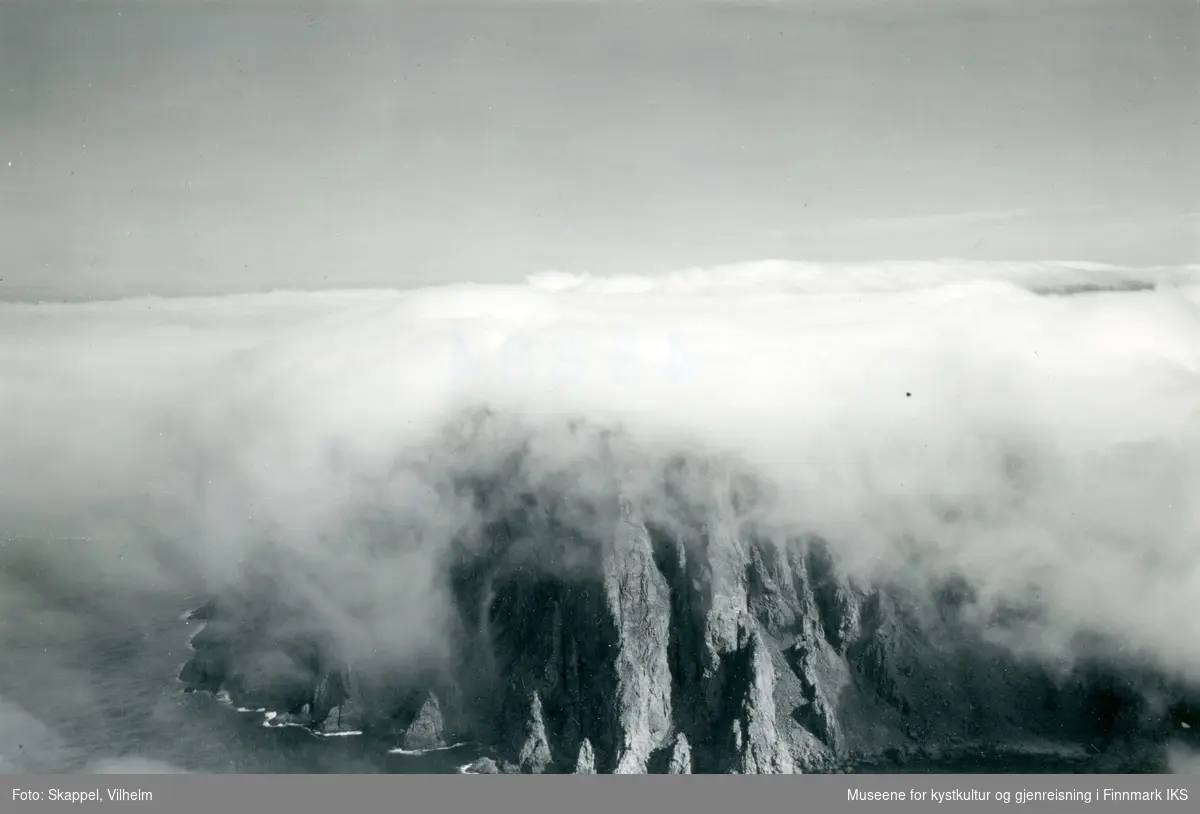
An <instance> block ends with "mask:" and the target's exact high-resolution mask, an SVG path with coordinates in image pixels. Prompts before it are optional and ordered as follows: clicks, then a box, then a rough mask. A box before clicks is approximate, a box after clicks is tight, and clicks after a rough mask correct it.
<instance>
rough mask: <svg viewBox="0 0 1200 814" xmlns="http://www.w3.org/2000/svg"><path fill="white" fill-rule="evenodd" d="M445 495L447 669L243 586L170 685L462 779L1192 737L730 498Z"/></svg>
mask: <svg viewBox="0 0 1200 814" xmlns="http://www.w3.org/2000/svg"><path fill="white" fill-rule="evenodd" d="M464 488H469V489H472V490H474V505H475V506H476V509H477V511H478V513H479V518H480V522H479V524H478V525H477V527H476V533H475V534H474V536H473V537H471V539H469V540H466V539H464V540H462V541H457V542H456V543H455V544H454V545H450V546H448V547H446V549H445V551H444V552H443V555H442V559H441V560H440V561H439V569H440V570H439V573H443V574H444V575H445V580H446V585H447V586H448V587H447V589H448V591H449V595H450V596H451V597H452V603H451V604H452V607H453V611H454V624H453V625H451V626H449V629H448V630H447V633H446V636H447V638H448V641H449V651H450V657H449V658H448V659H446V660H445V661H444V663H439V664H438V665H436V666H428V668H425V667H423V666H421V665H417V666H416V667H414V666H413V665H406V667H405V669H403V670H397V669H391V668H389V667H386V666H380V665H381V664H383V662H379V663H374V662H371V661H358V662H354V663H351V662H349V661H347V660H345V659H344V658H342V657H340V656H339V655H338V652H339V651H338V648H337V647H336V643H335V642H334V641H333V640H332V639H331V637H330V636H329V635H328V632H327V631H326V630H325V629H324V628H323V627H322V625H321V624H320V613H319V611H318V610H317V609H316V608H315V607H314V605H313V603H312V602H311V600H309V599H304V598H302V597H297V596H293V595H292V594H291V593H290V592H289V589H288V585H287V584H286V583H285V582H281V581H279V580H274V581H272V580H269V579H266V578H263V577H261V575H258V578H257V579H256V581H254V582H253V583H248V585H252V587H246V588H244V589H242V590H239V591H226V592H224V593H222V594H221V595H220V596H218V597H217V598H216V599H214V600H213V601H212V602H211V603H209V604H208V605H206V606H205V607H204V608H202V609H201V610H200V611H198V612H197V616H198V617H199V618H203V619H204V620H206V622H207V626H206V627H205V629H204V630H203V631H202V632H201V633H200V634H198V635H197V636H196V637H195V638H194V639H193V642H192V646H193V649H194V655H193V657H192V659H191V660H190V662H189V663H188V664H187V665H186V667H185V668H184V670H183V672H182V674H181V679H182V680H183V682H184V683H185V684H186V685H187V686H188V687H189V688H190V689H193V690H207V691H218V690H224V691H226V692H228V693H229V694H230V695H231V696H232V697H233V699H234V700H235V701H236V702H237V703H239V704H241V705H243V706H248V707H265V708H268V709H275V710H280V712H281V713H282V714H285V715H287V716H289V717H290V719H291V720H292V721H295V722H301V723H303V724H305V725H307V726H311V727H313V728H314V729H315V730H323V731H326V732H332V731H350V730H354V731H358V730H363V731H366V732H367V733H368V734H372V735H378V736H381V737H384V738H390V739H392V740H393V741H394V742H395V743H397V744H402V745H404V747H405V748H413V749H427V748H437V747H438V746H439V745H441V744H444V743H448V742H451V741H461V740H471V741H476V742H479V743H480V744H483V745H485V746H487V747H489V748H491V749H492V750H493V754H494V755H495V757H496V760H495V761H494V762H493V761H486V762H485V763H486V765H483V764H481V767H480V771H482V772H495V771H509V772H516V771H520V772H526V773H541V772H584V773H590V772H599V773H644V772H655V773H666V772H670V773H692V772H696V773H714V772H715V773H727V772H737V773H789V772H809V771H825V770H837V769H879V768H882V769H886V768H889V767H891V768H899V767H903V766H914V765H923V762H926V763H929V762H932V763H931V765H943V766H945V765H954V761H956V760H965V761H971V760H976V759H977V760H979V761H981V763H980V764H979V765H982V763H986V762H987V761H991V762H992V763H991V765H993V767H995V766H1003V765H1019V764H1020V761H1021V760H1023V759H1025V758H1024V757H1022V756H1025V757H1028V756H1037V755H1043V756H1050V758H1051V759H1052V760H1053V761H1057V763H1056V765H1058V766H1059V767H1060V768H1063V767H1065V768H1071V767H1075V766H1088V767H1092V768H1101V769H1116V770H1122V769H1126V768H1129V764H1128V760H1130V759H1140V758H1138V757H1136V756H1145V755H1147V754H1150V753H1151V752H1153V750H1154V749H1156V748H1157V745H1158V744H1161V742H1162V741H1163V739H1164V738H1165V737H1167V735H1168V734H1171V733H1175V734H1178V733H1180V732H1181V731H1182V732H1184V733H1185V734H1186V733H1187V732H1195V731H1197V729H1200V720H1198V719H1197V707H1196V706H1195V705H1194V704H1193V705H1191V706H1189V705H1188V704H1186V703H1184V701H1183V700H1182V698H1183V695H1182V694H1181V693H1180V691H1178V690H1177V688H1174V687H1168V685H1167V683H1166V682H1164V681H1162V680H1160V679H1157V678H1154V677H1151V676H1146V675H1143V674H1141V673H1140V672H1138V673H1136V674H1135V672H1134V671H1129V670H1125V669H1124V668H1120V667H1118V666H1114V665H1104V664H1101V663H1080V664H1076V665H1074V666H1072V667H1071V668H1070V669H1063V668H1059V667H1056V666H1055V665H1046V664H1043V663H1037V662H1032V661H1027V660H1023V659H1022V658H1020V657H1019V656H1017V655H1016V654H1014V653H1013V652H1010V651H1009V650H1007V649H1005V648H1003V647H1001V646H999V645H997V644H991V643H989V638H988V637H987V636H985V635H984V634H985V633H986V630H985V629H983V628H981V627H980V625H979V624H978V623H977V622H972V623H971V624H968V623H967V622H966V621H964V618H963V614H962V613H960V611H961V609H962V608H963V607H964V606H965V605H967V604H969V603H970V601H971V586H970V585H967V584H963V583H960V582H955V581H953V580H951V581H949V582H948V583H947V584H945V585H944V586H942V587H941V588H940V589H939V590H937V591H934V592H933V593H932V594H931V595H929V596H924V595H917V594H914V593H913V592H912V591H911V590H909V589H907V588H903V587H901V586H899V585H890V584H872V585H866V584H861V583H860V582H859V581H857V580H855V579H853V578H851V577H850V576H848V574H847V573H846V572H845V570H844V569H842V568H841V567H840V565H839V562H838V558H837V554H836V547H835V546H831V545H830V544H828V543H826V542H824V541H821V540H818V539H812V538H809V537H805V536H803V535H797V536H788V535H781V534H761V533H759V530H756V529H754V528H753V527H752V526H748V525H747V524H744V523H740V522H738V519H737V518H738V517H739V511H738V510H737V506H736V505H735V504H736V500H737V499H738V498H737V494H732V496H731V490H729V489H721V488H718V489H714V490H710V493H709V497H708V498H706V499H705V500H704V501H697V500H695V499H694V497H688V498H684V497H678V496H677V497H678V499H674V498H673V500H674V502H673V503H672V502H670V501H666V502H667V503H669V504H670V506H671V508H670V511H665V512H664V511H663V510H662V507H661V506H655V507H653V508H648V507H647V506H645V505H642V504H640V503H639V501H638V500H637V499H636V498H630V497H628V496H627V495H625V494H624V493H623V490H622V489H621V488H620V486H619V485H617V486H614V487H613V488H612V489H611V490H610V491H609V492H608V493H605V492H604V490H600V492H599V493H600V494H601V495H602V496H603V499H602V500H600V501H597V500H596V497H595V496H596V494H597V492H596V491H595V490H592V491H591V492H590V493H589V496H588V498H587V499H586V500H584V499H582V498H581V499H578V500H577V499H576V498H575V497H573V492H572V490H571V489H570V488H566V487H564V488H562V489H560V490H557V491H554V492H550V493H546V492H544V491H543V492H541V493H529V492H522V491H521V490H498V489H497V488H496V487H495V485H494V484H489V482H487V481H486V480H480V479H475V480H473V481H471V482H470V483H469V484H467V486H465V487H464ZM496 491H503V492H504V497H503V498H496V497H495V496H494V493H495V492H496ZM733 492H736V490H733ZM667 493H668V496H670V490H669V489H668V490H667ZM990 624H993V625H998V626H1003V625H1004V624H1006V622H1005V621H1004V620H1000V619H997V620H993V622H991V623H990ZM1148 750H1149V751H1148ZM1006 761H1007V763H1006ZM964 765H966V764H964ZM976 768H979V766H976Z"/></svg>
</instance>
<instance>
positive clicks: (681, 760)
mask: <svg viewBox="0 0 1200 814" xmlns="http://www.w3.org/2000/svg"><path fill="white" fill-rule="evenodd" d="M691 773H692V747H691V744H689V743H688V740H687V735H683V734H680V735H679V736H678V737H676V738H675V743H674V744H673V745H672V747H671V759H670V762H668V763H667V774H691Z"/></svg>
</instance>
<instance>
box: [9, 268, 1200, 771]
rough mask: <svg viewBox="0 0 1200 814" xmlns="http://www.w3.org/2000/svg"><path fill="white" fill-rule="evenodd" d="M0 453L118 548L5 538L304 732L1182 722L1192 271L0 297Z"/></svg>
mask: <svg viewBox="0 0 1200 814" xmlns="http://www.w3.org/2000/svg"><path fill="white" fill-rule="evenodd" d="M0 446H2V447H3V449H5V451H6V452H5V466H4V468H3V470H0V522H2V523H3V524H4V527H5V534H6V535H9V536H39V537H46V538H53V537H54V536H56V535H57V536H70V535H81V536H88V537H92V538H96V539H120V540H122V541H123V548H122V554H121V557H120V559H119V561H118V560H114V559H112V558H111V557H109V556H108V555H106V554H105V552H107V551H110V549H109V548H107V547H105V546H101V545H97V546H96V547H95V548H94V549H93V554H92V557H91V559H92V560H93V561H89V562H86V563H81V562H78V561H73V562H69V563H68V562H64V561H62V558H61V557H60V556H59V555H58V554H56V553H55V550H54V547H53V545H51V544H47V547H46V550H45V551H44V553H43V554H42V555H40V556H41V558H42V560H43V563H42V564H43V565H44V566H45V567H49V568H75V569H80V568H83V569H90V570H92V571H93V572H96V573H104V574H105V575H107V577H108V578H110V579H112V580H114V581H115V584H117V585H121V586H122V587H123V590H124V591H126V592H127V593H128V596H129V600H128V601H129V604H130V606H131V607H132V606H134V605H136V597H137V595H138V593H139V591H145V590H150V589H151V588H153V589H155V590H159V589H163V590H178V591H180V592H187V593H189V594H191V593H200V594H203V595H205V596H211V597H213V601H212V602H211V603H210V604H208V605H206V606H205V608H203V609H201V611H200V615H201V616H203V617H205V619H206V620H207V627H206V628H205V630H204V632H203V633H202V634H200V635H199V636H197V638H196V639H195V640H194V641H193V646H194V648H195V653H194V658H193V659H192V660H191V661H190V662H189V665H188V666H187V667H186V668H185V670H184V675H183V677H184V680H185V682H186V683H189V685H190V686H192V687H194V688H197V689H210V690H213V691H224V692H228V693H230V694H231V695H233V696H234V697H235V700H236V701H238V703H241V704H244V705H246V706H255V707H259V706H261V707H263V708H269V709H272V710H275V711H276V712H277V713H278V714H281V715H286V716H291V718H292V719H295V720H296V721H298V722H300V723H303V724H304V725H308V726H312V727H316V728H321V727H325V728H333V729H339V728H342V729H347V728H354V729H356V728H366V729H372V728H374V729H379V730H387V731H392V732H394V733H395V735H396V737H397V738H399V739H401V740H405V739H409V738H412V739H413V741H412V743H413V744H416V745H419V744H426V745H428V744H430V743H436V742H441V741H442V740H445V739H448V738H453V737H457V736H458V735H461V736H462V737H470V738H472V739H475V740H479V741H480V742H486V743H488V744H490V745H494V746H495V748H496V749H497V752H496V754H497V759H498V760H499V761H500V762H501V763H503V764H504V765H506V766H513V767H519V768H521V769H522V770H527V771H531V770H537V771H542V770H546V771H558V770H564V771H566V770H573V769H577V768H578V769H587V768H589V767H590V768H591V769H592V770H596V771H660V770H661V771H666V770H679V771H683V770H685V769H686V770H689V771H691V770H694V771H746V772H762V771H797V770H818V769H821V768H829V767H836V766H839V765H848V764H853V763H854V762H855V761H858V762H862V761H870V760H876V759H878V760H884V759H885V758H884V757H881V756H885V755H891V756H892V757H891V758H887V759H895V760H902V759H905V756H912V755H917V754H918V753H922V754H923V753H925V752H927V751H928V750H929V749H933V748H937V749H942V748H953V749H959V748H976V749H988V748H994V749H1009V750H1017V751H1020V750H1024V751H1026V752H1028V751H1030V750H1035V751H1036V750H1037V749H1042V750H1046V749H1051V750H1058V751H1057V752H1056V753H1061V754H1068V753H1070V750H1071V749H1082V750H1084V751H1088V750H1090V752H1091V754H1096V753H1103V752H1105V751H1106V750H1107V749H1108V746H1109V744H1111V743H1116V742H1125V741H1121V739H1122V738H1124V739H1126V741H1128V739H1129V738H1133V737H1136V738H1141V739H1142V740H1144V741H1146V742H1148V743H1154V744H1158V745H1162V744H1164V743H1166V742H1168V741H1169V740H1171V739H1178V738H1180V737H1183V738H1184V739H1185V740H1186V733H1188V732H1192V731H1194V730H1193V729H1192V728H1191V727H1193V726H1194V725H1195V716H1196V707H1195V700H1194V699H1195V698H1196V695H1195V692H1196V685H1197V683H1200V646H1197V643H1198V642H1200V621H1198V620H1200V614H1198V613H1197V610H1200V599H1198V597H1200V554H1198V551H1200V549H1198V548H1197V540H1198V539H1200V504H1197V502H1196V500H1195V498H1194V495H1196V494H1200V271H1197V270H1196V269H1192V268H1173V269H1151V270H1138V269H1118V268H1113V267H1101V266H1095V265H1085V264H1050V263H1045V264H1010V265H1003V264H968V263H956V262H951V261H947V262H945V263H939V264H891V265H882V266H871V267H866V266H814V265H805V264H787V263H762V264H751V265H746V266H740V267H736V268H726V269H712V270H695V271H689V272H683V273H679V274H676V275H669V276H667V277H662V278H580V277H573V276H564V275H541V276H539V277H536V278H533V279H531V280H530V281H529V283H527V284H526V285H521V286H457V287H447V288H437V289H427V290H420V291H413V292H346V293H325V294H315V293H314V294H303V293H277V294H270V295H254V296H239V297H223V298H216V299H207V300H124V301H118V302H111V303H90V304H74V305H53V304H45V305H15V304H12V305H0ZM5 596H6V597H14V599H13V600H12V601H14V602H15V601H17V600H16V599H15V597H16V596H17V594H16V593H12V592H6V594H5ZM6 604H7V600H6ZM6 611H7V609H6ZM1189 699H1190V700H1189ZM1030 710H1039V712H1038V713H1037V714H1036V715H1035V714H1030V713H1029V711H1030ZM343 716H345V719H346V723H345V724H344V725H343V723H342V717H343ZM1185 725H1186V726H1185ZM414 748H416V746H415V745H414ZM1064 750H1065V751H1064ZM897 756H899V757H897ZM914 759H915V758H914ZM498 765H499V764H498Z"/></svg>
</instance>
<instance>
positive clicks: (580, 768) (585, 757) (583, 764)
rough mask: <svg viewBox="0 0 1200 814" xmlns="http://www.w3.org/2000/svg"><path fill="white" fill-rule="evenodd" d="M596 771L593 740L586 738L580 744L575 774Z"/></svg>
mask: <svg viewBox="0 0 1200 814" xmlns="http://www.w3.org/2000/svg"><path fill="white" fill-rule="evenodd" d="M595 773H596V753H595V751H594V750H593V749H592V742H591V741H590V740H588V739H587V738H584V739H583V743H581V744H579V757H577V758H575V774H595Z"/></svg>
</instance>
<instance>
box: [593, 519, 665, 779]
mask: <svg viewBox="0 0 1200 814" xmlns="http://www.w3.org/2000/svg"><path fill="white" fill-rule="evenodd" d="M604 566H605V568H604V589H605V596H606V598H607V600H608V608H607V610H608V613H609V614H610V615H611V617H612V620H613V626H614V628H615V630H616V642H615V646H616V650H617V654H616V664H615V671H616V679H617V681H616V683H617V687H616V697H615V698H614V699H613V702H614V704H615V710H614V713H615V716H616V723H617V732H616V737H617V743H616V748H617V759H616V767H615V768H614V769H613V771H614V772H615V773H616V774H643V773H645V772H646V766H647V761H649V759H650V755H651V753H652V752H653V751H654V750H655V749H657V748H658V747H659V746H661V745H662V743H663V741H664V739H665V738H666V737H667V735H668V733H669V732H670V727H671V668H670V663H669V661H668V644H669V637H670V624H671V613H670V607H671V605H670V586H668V585H667V581H666V579H665V578H664V577H663V575H662V572H660V571H659V570H658V568H657V566H656V565H655V563H654V551H653V548H652V547H651V543H650V534H649V532H648V531H647V530H646V527H645V525H644V524H642V523H639V522H638V521H637V520H636V519H635V518H634V516H633V511H632V509H631V508H630V507H629V506H628V505H627V504H625V505H623V506H622V512H621V520H620V522H619V523H618V525H617V529H616V534H615V536H614V541H613V548H612V551H611V552H610V553H609V554H608V556H607V557H606V558H605V563H604Z"/></svg>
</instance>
